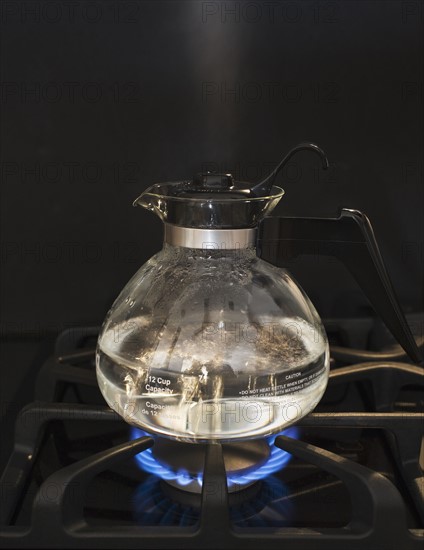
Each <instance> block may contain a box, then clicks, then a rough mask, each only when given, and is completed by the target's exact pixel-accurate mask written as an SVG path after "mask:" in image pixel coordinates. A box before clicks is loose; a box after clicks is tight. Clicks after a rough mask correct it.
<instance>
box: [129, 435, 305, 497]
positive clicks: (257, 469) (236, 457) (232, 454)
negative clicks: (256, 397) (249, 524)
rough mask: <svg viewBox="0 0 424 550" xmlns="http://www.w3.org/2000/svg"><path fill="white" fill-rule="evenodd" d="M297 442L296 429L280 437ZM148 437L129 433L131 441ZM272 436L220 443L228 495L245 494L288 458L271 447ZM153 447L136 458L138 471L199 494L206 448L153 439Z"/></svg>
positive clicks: (281, 466)
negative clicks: (242, 491) (247, 489)
mask: <svg viewBox="0 0 424 550" xmlns="http://www.w3.org/2000/svg"><path fill="white" fill-rule="evenodd" d="M280 435H286V436H288V437H291V438H294V439H297V438H298V429H297V428H295V427H291V428H288V429H287V430H284V431H283V432H282V434H280ZM142 436H149V434H148V433H147V432H144V431H143V430H140V429H138V428H133V429H132V430H131V439H138V438H139V437H142ZM275 438H276V436H275V435H274V436H271V437H268V438H266V439H255V440H251V441H241V442H238V443H233V442H232V443H224V444H223V445H222V453H223V458H224V466H225V471H226V474H227V487H228V492H229V493H235V492H238V491H241V490H245V489H246V488H247V487H250V486H251V485H252V484H254V483H256V482H258V481H259V480H261V479H263V478H265V477H267V476H269V475H271V474H273V473H274V472H276V471H278V470H280V469H281V468H283V467H284V466H285V465H286V464H287V463H288V461H289V460H290V457H291V456H290V454H289V453H287V452H286V451H283V450H282V449H279V448H278V447H276V446H274V441H275ZM154 441H155V443H154V445H153V447H152V448H150V449H147V450H146V451H144V452H143V453H139V454H138V455H136V460H137V463H138V464H139V465H140V466H141V468H142V469H143V470H144V471H146V472H149V473H151V474H154V475H156V476H158V477H159V478H161V479H163V480H165V481H166V483H167V484H169V485H172V486H173V487H176V488H177V489H181V490H183V491H185V492H189V493H197V494H200V493H201V492H202V485H203V471H204V464H205V458H206V451H207V447H208V445H206V444H190V443H184V442H179V441H173V440H170V439H164V438H160V437H157V438H154Z"/></svg>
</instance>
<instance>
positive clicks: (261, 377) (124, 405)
mask: <svg viewBox="0 0 424 550" xmlns="http://www.w3.org/2000/svg"><path fill="white" fill-rule="evenodd" d="M302 149H310V150H312V151H315V152H316V153H318V154H319V155H320V156H321V158H322V160H323V165H324V168H325V167H327V166H328V162H327V159H326V157H325V155H324V153H323V152H322V150H321V149H320V148H319V147H317V146H316V145H314V144H300V145H298V146H297V147H295V148H293V149H292V150H291V151H290V152H289V153H288V154H287V155H286V156H285V157H284V158H283V160H282V161H281V162H280V164H279V165H278V166H277V167H276V169H275V170H274V171H273V172H272V173H271V174H270V175H269V176H268V177H267V178H266V179H265V180H264V181H262V182H260V183H258V184H256V185H254V186H250V187H249V186H248V185H247V184H243V183H240V182H235V181H234V180H233V178H232V176H231V175H230V174H210V173H207V174H200V175H198V176H196V177H195V178H194V179H193V180H192V181H181V182H171V183H158V184H155V185H153V186H152V187H150V188H149V189H147V190H146V191H145V192H144V193H142V194H141V195H140V197H138V198H137V199H136V200H135V202H134V205H140V206H143V207H144V208H146V209H148V210H151V211H152V212H154V213H155V214H157V215H158V216H159V217H160V219H161V220H162V221H163V222H164V225H165V231H164V246H163V249H162V250H161V251H160V252H158V253H157V254H155V255H154V256H153V257H152V258H151V259H150V260H149V261H148V262H147V263H146V264H144V265H143V266H142V267H141V268H140V269H139V270H138V271H137V273H136V274H135V275H134V276H133V277H132V279H131V280H130V281H129V282H128V284H127V285H126V286H125V288H124V289H123V290H122V292H121V293H120V295H119V296H118V298H117V299H116V300H115V302H114V304H113V305H112V308H111V309H110V311H109V313H108V314H107V317H106V319H105V321H104V324H103V326H102V330H101V333H100V335H99V340H98V346H97V353H96V369H97V379H98V383H99V387H100V390H101V392H102V393H103V396H104V397H105V399H106V401H107V403H108V405H109V406H110V407H111V408H112V409H114V410H115V411H117V412H118V413H119V414H120V415H121V416H123V418H124V419H125V420H126V421H127V422H129V423H130V424H133V425H136V426H138V427H140V428H142V429H144V430H146V431H148V432H153V433H156V434H158V435H161V436H165V437H169V438H172V439H176V440H180V441H187V442H192V443H197V442H202V443H203V442H207V441H230V440H244V439H251V438H259V437H264V436H267V435H270V434H272V433H276V432H279V431H281V430H283V429H284V428H286V427H287V426H289V425H290V424H293V423H295V422H296V421H298V420H299V419H300V418H302V417H303V416H305V415H306V414H308V413H309V412H310V411H311V410H312V409H314V407H315V406H316V405H317V403H318V402H319V400H320V399H321V397H322V395H323V393H324V391H325V388H326V385H327V381H328V375H329V349H328V341H327V337H326V334H325V331H324V328H323V326H322V323H321V321H320V318H319V316H318V314H317V312H316V310H315V308H314V306H313V305H312V303H311V302H310V300H309V299H308V297H307V296H306V294H305V293H304V292H303V290H302V289H301V288H300V287H299V285H298V284H297V283H296V282H295V281H294V280H293V278H292V277H291V276H290V275H289V274H288V272H287V271H286V270H285V269H281V268H277V267H275V266H273V265H271V264H269V263H267V262H265V261H263V260H261V259H260V258H258V257H257V255H256V247H255V243H256V234H257V227H258V224H259V223H260V221H261V220H262V219H263V218H264V217H265V216H266V215H267V214H269V213H270V212H271V211H272V210H273V208H274V207H275V206H276V205H277V203H278V202H279V200H280V199H281V197H282V196H283V194H284V191H283V190H282V189H281V188H280V187H277V186H274V185H273V183H274V180H275V177H276V175H277V173H278V172H279V171H280V170H281V169H282V167H283V166H284V164H285V163H286V162H287V161H288V159H289V158H290V157H291V156H292V155H293V154H294V153H296V152H297V151H299V150H302Z"/></svg>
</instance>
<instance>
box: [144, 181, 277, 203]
mask: <svg viewBox="0 0 424 550" xmlns="http://www.w3.org/2000/svg"><path fill="white" fill-rule="evenodd" d="M166 183H168V182H163V183H159V184H154V185H152V187H154V186H155V185H166ZM174 183H175V184H177V183H181V182H169V184H174ZM152 187H150V188H149V189H151V188H152ZM149 189H146V191H144V192H143V193H142V194H141V195H140V196H139V197H138V198H137V199H136V200H135V201H134V202H137V200H138V199H139V198H141V197H142V196H146V195H150V196H151V197H156V198H158V199H166V200H176V201H183V202H193V201H194V202H215V203H218V202H238V203H241V202H255V201H261V200H262V201H263V200H271V199H278V198H281V197H282V196H283V195H284V194H285V190H284V189H283V188H282V187H279V186H278V185H273V186H272V189H278V191H277V193H274V194H272V195H264V196H263V197H240V198H234V197H233V198H229V197H227V198H224V197H223V198H219V197H218V196H217V197H215V198H213V199H212V198H200V197H199V198H197V197H178V196H172V195H163V194H161V193H154V192H151V191H150V190H149ZM272 189H271V190H272ZM212 191H213V190H212ZM223 194H224V193H223Z"/></svg>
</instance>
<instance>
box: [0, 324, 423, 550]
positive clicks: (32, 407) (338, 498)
mask: <svg viewBox="0 0 424 550" xmlns="http://www.w3.org/2000/svg"><path fill="white" fill-rule="evenodd" d="M350 329H351V327H350ZM362 329H363V330H364V331H366V329H364V328H363V326H362ZM327 330H328V332H329V334H330V338H331V339H332V341H333V343H334V345H333V349H332V372H331V378H330V382H329V386H328V389H327V392H326V394H325V396H324V398H323V400H322V401H321V403H320V404H319V406H318V407H317V408H316V410H315V412H314V413H313V414H311V415H309V416H308V417H306V418H304V419H303V420H302V421H301V422H299V424H298V431H297V433H296V434H295V437H293V432H292V433H291V434H290V435H291V437H287V435H281V436H278V437H277V438H276V439H275V443H274V445H275V447H274V446H273V445H272V444H271V447H270V448H274V449H275V450H277V449H278V451H279V452H280V449H281V452H282V454H285V453H290V454H291V458H290V460H288V459H287V460H286V459H284V460H282V461H281V467H280V468H279V469H277V470H276V471H274V472H273V473H270V474H269V475H265V476H264V477H263V478H262V479H260V480H258V481H256V482H255V483H253V484H251V485H249V486H246V488H242V489H241V490H240V491H237V492H235V493H231V492H230V493H229V492H228V490H227V482H226V476H225V468H224V459H223V453H222V446H221V445H217V444H214V445H209V446H207V449H206V458H205V467H204V471H203V490H202V493H201V494H191V493H188V492H186V491H184V487H181V488H178V487H176V486H175V484H174V486H171V485H169V484H168V483H166V482H165V481H164V480H162V479H160V477H158V476H156V475H154V474H151V473H148V472H145V471H143V470H142V469H141V468H140V463H139V461H137V460H136V459H135V456H136V455H137V454H138V453H140V452H143V450H144V451H147V449H149V448H150V447H151V446H152V445H153V446H154V440H153V439H152V438H150V437H145V436H143V437H141V438H138V439H135V440H132V435H131V430H132V428H131V427H130V426H129V425H128V424H126V423H125V422H124V421H123V420H122V419H121V418H120V417H118V416H117V415H116V414H115V413H114V412H112V411H111V410H110V409H107V408H105V406H104V402H103V400H102V397H101V395H100V392H99V390H98V389H97V384H96V379H95V372H94V361H93V359H94V354H93V344H94V342H95V339H96V334H97V329H95V328H93V329H89V328H85V329H78V330H75V329H73V330H70V331H67V332H65V333H63V334H62V335H61V336H60V337H59V338H58V341H57V343H56V350H55V354H54V356H52V357H51V358H50V359H48V361H47V362H46V363H45V364H44V365H43V367H42V368H41V369H40V371H39V373H38V376H37V380H36V385H35V396H34V397H35V401H34V402H33V403H31V404H29V405H28V406H27V407H26V408H25V409H24V410H23V411H22V412H21V414H20V415H19V417H18V419H17V423H16V431H15V446H14V450H13V453H12V455H11V457H10V460H9V463H8V465H7V467H6V469H5V471H4V474H3V477H2V481H1V488H2V502H3V505H2V507H1V516H2V517H1V526H0V540H1V545H2V546H3V547H16V548H21V547H55V548H61V547H68V548H73V547H81V548H101V547H103V548H125V547H129V548H136V547H137V548H237V547H244V548H259V547H265V545H266V548H281V547H283V546H284V545H288V547H290V548H299V549H300V548H305V549H306V548H314V549H318V548H337V549H339V548H344V549H346V550H348V549H350V548H352V549H354V548H361V549H364V548H379V549H383V548H390V549H391V548H402V549H408V548H411V549H412V548H416V549H418V548H419V549H422V547H423V543H424V477H423V471H422V466H423V464H422V462H421V465H420V458H421V461H422V449H421V439H422V428H423V416H422V413H423V409H424V403H423V376H422V374H423V371H422V367H418V366H414V365H412V364H410V363H407V362H406V359H405V357H404V355H403V354H402V352H400V351H399V349H398V348H393V349H391V350H389V351H386V352H384V353H381V352H380V354H378V353H377V352H362V355H361V352H358V351H354V350H352V349H347V348H343V347H341V346H340V344H341V343H344V342H343V341H342V342H341V341H340V335H346V333H348V332H349V326H346V327H342V328H340V325H339V324H337V323H336V322H335V321H333V322H332V325H331V326H330V325H329V324H327ZM355 330H356V338H357V342H358V343H359V341H360V337H359V336H358V330H357V328H356V329H355ZM367 338H369V335H368V337H367ZM356 345H357V344H356ZM358 347H359V346H358ZM362 358H363V359H364V361H362ZM349 363H354V364H349ZM285 456H286V457H287V455H285Z"/></svg>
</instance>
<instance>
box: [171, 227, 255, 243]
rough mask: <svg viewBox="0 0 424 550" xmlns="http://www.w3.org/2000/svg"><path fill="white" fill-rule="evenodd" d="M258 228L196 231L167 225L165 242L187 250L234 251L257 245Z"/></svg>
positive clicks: (191, 228) (190, 228)
mask: <svg viewBox="0 0 424 550" xmlns="http://www.w3.org/2000/svg"><path fill="white" fill-rule="evenodd" d="M256 233H257V229H256V228H253V229H252V228H248V229H195V228H194V227H180V226H178V225H171V224H170V223H166V224H165V242H166V243H168V244H172V245H173V246H183V247H185V248H201V249H209V250H234V249H241V248H252V247H254V246H255V245H256Z"/></svg>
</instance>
